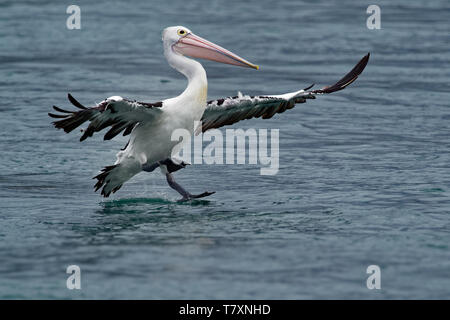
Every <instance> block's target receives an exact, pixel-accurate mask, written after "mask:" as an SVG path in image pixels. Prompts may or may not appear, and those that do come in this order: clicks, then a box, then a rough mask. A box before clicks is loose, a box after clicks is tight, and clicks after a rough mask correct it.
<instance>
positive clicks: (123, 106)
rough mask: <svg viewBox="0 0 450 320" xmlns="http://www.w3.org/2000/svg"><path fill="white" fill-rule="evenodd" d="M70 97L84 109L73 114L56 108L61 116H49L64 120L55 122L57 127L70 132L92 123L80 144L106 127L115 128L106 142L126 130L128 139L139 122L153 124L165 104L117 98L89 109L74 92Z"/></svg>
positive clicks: (108, 135)
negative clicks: (75, 96)
mask: <svg viewBox="0 0 450 320" xmlns="http://www.w3.org/2000/svg"><path fill="white" fill-rule="evenodd" d="M68 98H69V101H70V102H71V103H72V104H73V105H74V106H75V107H77V108H78V109H81V110H76V111H69V110H64V109H61V108H58V107H56V106H53V109H55V111H58V112H60V113H59V114H54V113H49V114H48V115H49V116H50V117H52V118H59V119H62V120H59V121H55V122H53V125H54V126H55V127H56V128H58V129H64V131H65V132H67V133H68V132H71V131H72V130H74V129H75V128H77V127H79V126H80V125H82V124H83V123H85V122H86V121H90V124H89V126H88V127H87V129H86V130H84V133H83V135H82V136H81V138H80V141H83V140H85V139H86V138H87V137H92V135H93V134H94V132H98V131H101V130H103V129H105V128H106V127H111V129H110V130H109V131H108V132H107V133H106V134H105V136H104V139H105V140H110V139H112V138H114V137H115V136H116V135H118V134H119V133H121V132H122V131H124V133H123V135H124V136H126V135H128V134H130V133H131V131H133V129H134V127H135V126H136V125H137V124H138V123H142V122H150V121H153V120H154V119H155V118H157V117H158V115H160V113H161V112H162V111H161V107H162V102H157V103H145V102H137V101H130V100H127V99H124V98H122V97H118V96H115V97H110V98H108V99H105V100H104V101H102V102H100V103H99V104H97V105H96V106H94V107H90V108H86V107H85V106H83V105H82V104H81V103H79V102H78V101H77V100H75V98H74V97H72V95H71V94H70V93H69V95H68Z"/></svg>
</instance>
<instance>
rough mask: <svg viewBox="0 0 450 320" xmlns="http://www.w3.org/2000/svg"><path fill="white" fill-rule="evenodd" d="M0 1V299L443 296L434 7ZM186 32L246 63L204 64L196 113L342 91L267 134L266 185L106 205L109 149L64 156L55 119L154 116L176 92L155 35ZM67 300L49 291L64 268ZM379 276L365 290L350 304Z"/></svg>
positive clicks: (219, 178) (444, 7) (144, 179)
mask: <svg viewBox="0 0 450 320" xmlns="http://www.w3.org/2000/svg"><path fill="white" fill-rule="evenodd" d="M70 4H72V2H69V1H4V0H3V1H1V2H0V75H1V78H0V130H1V131H0V132H1V134H0V150H1V161H0V200H1V205H0V298H4V299H18V298H27V299H37V298H41V299H55V298H62V299H76V298H98V299H119V298H122V299H164V298H171V299H183V298H203V299H219V298H222V299H229V298H240V299H253V298H259V299H266V298H267V299H277V298H278V299H308V298H313V299H316V298H325V299H331V298H333V299H356V298H362V299H381V298H384V299H399V298H407V299H412V298H431V299H434V298H448V297H449V294H450V280H449V278H450V260H449V257H450V250H449V243H450V222H449V217H450V216H449V214H450V139H449V136H450V82H449V79H450V71H449V69H448V65H449V63H450V55H449V35H450V27H449V17H450V3H449V2H448V1H427V2H426V1H378V2H377V3H376V4H378V5H379V6H380V8H381V29H380V30H369V29H368V28H367V27H366V19H367V17H368V16H369V15H368V14H367V13H366V9H367V7H368V5H370V4H374V3H372V2H367V1H350V0H345V1H339V2H330V1H310V2H309V1H305V2H302V1H277V2H275V1H268V0H259V1H250V2H243V1H226V2H223V3H222V2H217V1H209V2H205V1H164V2H155V1H137V0H134V1H131V0H130V1H102V0H99V1H76V4H78V5H79V6H80V8H81V30H68V29H67V28H66V19H67V17H68V16H69V15H68V14H66V8H67V6H68V5H70ZM170 25H185V26H187V27H189V28H190V29H192V30H193V31H194V32H195V33H197V34H198V35H200V36H202V37H204V38H206V39H209V40H211V41H213V42H216V43H218V44H220V45H222V46H224V47H226V48H228V49H230V50H232V51H233V52H236V53H238V54H239V55H241V56H243V57H245V58H246V59H248V60H250V61H252V62H254V63H257V64H259V65H260V66H261V70H260V71H255V70H250V69H243V68H237V67H233V66H228V65H222V64H217V63H213V62H202V63H203V65H204V66H205V69H206V70H207V73H208V77H209V98H211V99H213V98H220V97H225V96H229V95H235V94H236V92H237V91H238V90H241V91H242V92H244V93H248V94H278V93H284V92H289V91H294V90H298V89H299V88H303V87H305V86H308V85H309V84H311V83H316V84H317V85H318V86H323V85H328V84H331V83H332V82H333V81H335V80H337V79H339V78H340V77H341V76H342V75H344V74H345V73H346V72H347V71H348V70H349V69H350V68H351V67H352V66H353V65H354V64H355V63H356V62H357V61H358V60H359V59H360V58H361V57H362V56H363V55H364V54H366V53H367V52H369V51H370V52H371V60H370V62H369V65H368V66H367V69H366V70H365V71H364V73H363V74H362V76H361V77H360V78H359V79H358V80H357V81H356V82H355V83H354V84H352V85H351V86H350V87H349V88H348V89H346V90H345V91H342V92H338V93H335V94H333V95H329V96H326V97H325V96H324V97H320V99H317V100H314V101H308V103H306V104H301V105H298V106H297V107H296V108H295V109H293V110H290V111H287V112H286V113H284V114H281V115H277V116H275V117H274V118H273V119H271V120H266V121H262V120H260V119H256V120H250V121H245V122H241V123H239V124H237V125H235V126H234V127H240V128H244V129H245V128H256V129H258V128H267V129H280V171H279V173H278V174H277V175H275V176H262V175H260V174H259V166H249V165H221V166H219V165H192V166H190V167H189V168H188V169H185V170H182V171H180V172H179V173H177V174H176V177H177V179H178V181H179V182H180V184H182V185H185V186H186V187H188V188H189V190H191V191H192V192H203V191H204V190H214V191H216V192H217V193H216V194H215V195H213V196H211V197H209V198H207V199H205V200H204V201H196V202H192V203H177V202H176V200H177V199H178V197H179V196H178V195H177V194H176V193H175V192H173V191H172V190H171V189H170V188H169V187H168V186H167V184H166V182H165V179H164V177H163V176H162V175H161V174H160V173H158V172H155V173H152V174H145V173H142V174H139V175H138V176H136V177H135V178H133V179H132V180H131V181H130V182H129V183H127V184H126V185H125V186H124V187H123V188H122V189H121V190H120V192H118V193H117V194H116V195H115V196H114V197H113V198H111V199H108V200H103V199H101V197H100V196H99V194H95V193H93V190H92V187H93V184H94V181H93V180H92V179H91V177H93V176H94V175H95V174H96V173H97V171H98V170H99V169H100V168H102V167H103V166H105V165H109V164H112V163H113V162H114V161H115V154H116V152H117V151H118V150H119V149H120V148H122V147H123V145H124V144H125V143H126V138H124V137H119V138H118V139H116V140H114V141H109V142H103V141H102V135H97V136H95V137H93V138H92V139H88V140H87V141H85V142H83V143H80V142H79V141H78V138H79V136H80V133H79V132H75V133H72V134H69V135H66V134H64V133H63V132H61V131H57V130H56V129H54V128H53V127H52V126H51V124H50V122H51V119H50V118H49V117H48V116H47V112H49V111H50V109H51V106H52V105H58V106H61V107H68V106H69V102H68V101H67V100H66V95H67V93H68V92H71V93H72V94H73V95H74V96H75V97H77V98H78V99H79V100H80V101H81V102H82V103H84V104H92V103H95V102H99V101H101V100H102V99H104V98H106V97H108V96H112V95H121V96H124V97H129V98H133V99H137V100H140V101H160V100H161V99H164V98H167V97H172V96H175V95H177V94H179V93H180V92H181V91H182V90H183V89H184V87H185V85H186V81H185V79H184V78H183V76H181V75H180V74H178V73H177V72H176V71H174V70H172V69H171V68H170V67H169V66H168V65H167V63H166V61H165V59H164V56H163V54H162V43H161V31H162V29H163V28H164V27H166V26H170ZM72 264H75V265H78V266H80V268H81V272H82V280H81V281H82V289H81V290H72V291H71V290H68V289H66V279H67V277H68V275H67V274H66V273H65V271H66V267H67V266H69V265H72ZM372 264H375V265H379V266H380V268H381V272H382V280H381V286H382V289H381V290H368V289H367V288H366V278H367V277H368V275H367V274H366V268H367V266H369V265H372Z"/></svg>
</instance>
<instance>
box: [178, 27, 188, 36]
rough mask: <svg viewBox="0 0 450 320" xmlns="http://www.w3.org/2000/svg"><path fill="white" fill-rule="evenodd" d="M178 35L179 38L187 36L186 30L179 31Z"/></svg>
mask: <svg viewBox="0 0 450 320" xmlns="http://www.w3.org/2000/svg"><path fill="white" fill-rule="evenodd" d="M177 33H178V35H179V36H185V35H186V34H187V32H186V30H184V29H180V30H178V31H177Z"/></svg>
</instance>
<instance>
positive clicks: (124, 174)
mask: <svg viewBox="0 0 450 320" xmlns="http://www.w3.org/2000/svg"><path fill="white" fill-rule="evenodd" d="M141 170H142V166H141V164H140V163H139V162H138V161H127V162H122V163H118V164H114V165H112V166H106V167H104V168H103V169H102V170H101V172H100V173H99V174H98V175H96V176H95V177H94V178H93V179H97V183H96V184H95V186H94V188H95V191H97V190H99V189H100V188H102V187H103V189H102V192H101V194H102V196H104V197H105V198H107V197H109V196H110V195H111V193H115V192H116V191H117V190H119V189H120V188H121V187H122V185H123V184H124V183H125V182H126V181H128V180H129V179H131V178H132V177H133V176H134V175H136V174H137V173H139V172H140V171H141Z"/></svg>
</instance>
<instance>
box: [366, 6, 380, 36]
mask: <svg viewBox="0 0 450 320" xmlns="http://www.w3.org/2000/svg"><path fill="white" fill-rule="evenodd" d="M366 12H367V13H368V14H370V16H369V17H367V21H366V26H367V29H370V30H374V29H381V9H380V7H379V6H377V5H376V4H371V5H370V6H368V7H367V10H366Z"/></svg>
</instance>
